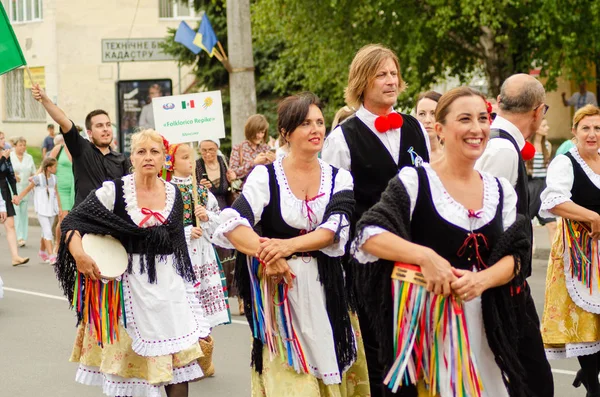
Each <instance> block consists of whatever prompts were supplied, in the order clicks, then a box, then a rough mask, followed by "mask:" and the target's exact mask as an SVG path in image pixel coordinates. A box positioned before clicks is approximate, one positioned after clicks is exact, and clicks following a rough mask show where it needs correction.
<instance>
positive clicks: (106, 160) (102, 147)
mask: <svg viewBox="0 0 600 397" xmlns="http://www.w3.org/2000/svg"><path fill="white" fill-rule="evenodd" d="M31 91H32V94H33V97H34V98H35V100H37V101H39V102H40V103H41V104H42V105H43V106H44V108H45V109H46V111H47V112H48V114H49V115H50V117H52V119H53V120H54V121H55V122H56V123H58V125H59V126H60V132H61V133H62V134H63V136H64V139H65V144H66V145H67V148H68V149H69V152H70V153H71V156H72V158H73V175H74V177H75V206H76V205H78V204H79V203H81V202H82V201H83V200H85V198H86V197H87V196H88V194H90V192H92V191H94V190H96V189H98V188H99V187H100V186H102V183H103V182H105V181H110V180H113V179H116V178H121V177H122V176H123V175H127V174H129V171H130V168H131V162H130V161H129V159H128V158H126V157H125V156H124V155H123V154H121V153H117V152H115V151H114V150H112V149H111V148H110V145H111V144H112V141H113V132H112V123H111V121H110V118H109V117H108V113H106V112H105V111H104V110H100V109H98V110H94V111H92V112H90V113H89V114H88V115H87V116H86V118H85V128H86V130H87V133H88V136H89V138H90V140H89V141H88V140H87V139H85V138H83V137H82V136H81V135H79V131H77V128H76V127H75V124H74V123H73V122H72V121H71V120H70V119H69V118H68V117H67V115H66V114H65V112H63V111H62V109H60V108H59V107H58V106H56V105H55V104H54V103H53V102H52V101H51V100H50V98H48V95H46V93H45V92H44V90H42V89H41V88H40V87H39V85H38V84H34V87H33V88H32V90H31Z"/></svg>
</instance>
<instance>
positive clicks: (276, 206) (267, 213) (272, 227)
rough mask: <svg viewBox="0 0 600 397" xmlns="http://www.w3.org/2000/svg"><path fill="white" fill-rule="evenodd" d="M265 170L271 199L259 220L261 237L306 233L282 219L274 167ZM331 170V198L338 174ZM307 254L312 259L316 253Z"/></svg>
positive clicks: (269, 166) (284, 236) (286, 237)
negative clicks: (267, 174) (267, 173)
mask: <svg viewBox="0 0 600 397" xmlns="http://www.w3.org/2000/svg"><path fill="white" fill-rule="evenodd" d="M266 168H267V171H268V172H269V190H270V193H271V199H270V201H269V204H267V206H266V207H265V208H264V210H263V213H262V216H261V219H260V227H261V232H262V236H263V237H269V238H278V239H289V238H293V237H298V236H300V235H301V234H303V233H306V232H307V231H306V230H300V229H296V228H294V227H291V226H290V225H288V224H287V223H286V222H285V220H284V219H283V216H282V215H281V201H280V197H281V192H280V191H279V183H277V176H276V175H275V166H274V165H273V164H272V163H271V164H269V165H267V166H266ZM331 168H332V171H333V172H332V176H331V192H330V195H331V196H333V188H334V186H335V177H336V175H337V173H338V169H337V168H335V167H333V166H332V167H331ZM296 254H297V255H300V256H301V255H302V254H301V253H296ZM296 254H294V255H296ZM306 254H307V253H304V255H306ZM308 254H309V255H311V256H313V257H315V256H316V252H309V253H308Z"/></svg>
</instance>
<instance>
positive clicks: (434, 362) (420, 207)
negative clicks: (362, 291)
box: [353, 87, 530, 397]
mask: <svg viewBox="0 0 600 397" xmlns="http://www.w3.org/2000/svg"><path fill="white" fill-rule="evenodd" d="M488 117H489V114H488V111H487V109H486V101H485V98H484V97H483V95H482V94H481V93H479V92H477V91H475V90H473V89H471V88H468V87H459V88H455V89H453V90H451V91H449V92H448V93H446V94H445V95H443V96H442V97H441V99H440V101H439V103H438V106H437V108H436V120H437V122H436V124H435V129H436V132H437V133H438V135H439V136H440V138H441V139H442V140H443V141H444V142H445V155H444V156H443V157H442V158H441V159H440V160H439V161H438V162H436V163H435V164H431V165H429V164H424V165H423V166H422V167H418V168H403V169H402V170H401V171H400V173H399V174H398V177H396V178H394V179H392V180H391V181H390V183H389V185H388V188H387V189H386V191H385V192H384V193H383V195H382V198H381V201H379V203H377V204H376V205H375V206H374V207H372V208H371V209H370V210H368V211H367V212H366V213H365V214H364V215H363V217H362V218H361V220H360V221H359V223H358V229H357V233H358V234H357V237H356V240H355V241H354V243H353V253H354V255H355V257H356V259H357V260H358V261H359V262H361V263H365V264H367V265H365V266H366V269H367V271H366V274H367V280H366V281H365V288H369V289H372V290H375V291H378V294H377V296H375V297H374V298H373V300H372V301H371V302H367V303H366V304H367V305H368V306H367V307H369V309H370V310H372V311H373V318H374V321H375V322H376V324H375V328H376V329H377V330H378V338H379V342H380V344H381V346H382V351H381V354H382V356H381V357H382V361H384V364H385V366H386V368H387V376H386V377H385V379H384V383H385V384H386V385H387V388H388V390H387V392H386V393H387V394H388V395H401V396H416V395H423V396H425V395H431V396H434V395H436V396H441V397H453V396H471V397H472V396H487V397H500V396H529V395H530V394H527V391H526V390H525V388H524V383H523V379H522V374H521V370H522V369H521V365H520V363H519V360H518V359H517V354H516V351H515V346H517V343H516V341H517V339H518V336H519V328H518V327H519V326H521V325H520V323H519V322H518V320H519V319H518V313H519V310H518V308H516V309H515V307H514V303H513V302H512V300H511V291H512V290H513V289H514V288H518V287H519V286H520V285H522V282H523V276H522V274H521V273H520V263H521V262H522V260H523V258H524V257H525V256H526V255H527V252H528V250H529V249H530V243H529V240H528V238H527V233H526V227H527V225H528V222H529V220H528V219H525V218H524V217H522V216H517V214H516V208H515V205H516V200H517V197H516V193H515V191H514V189H513V188H512V186H511V185H510V183H509V182H508V181H507V180H505V179H502V178H501V179H497V178H494V177H492V176H491V175H489V174H487V173H478V172H477V171H475V170H474V168H473V167H474V165H475V161H476V160H477V159H478V158H479V157H480V156H481V154H482V153H483V151H484V149H485V146H486V144H487V141H488V139H489V135H490V123H489V119H488ZM394 262H396V263H394ZM406 264H410V265H413V267H414V265H418V266H419V268H416V269H414V270H418V271H419V272H422V274H421V275H419V274H417V278H420V279H421V280H422V285H423V287H417V286H416V284H412V283H409V282H408V281H405V282H403V281H401V280H402V277H400V276H399V275H400V273H402V272H404V271H406V269H410V268H411V266H410V265H406ZM392 271H394V272H398V273H397V274H398V276H396V273H394V278H396V279H398V280H394V281H393V282H392V279H391V277H392ZM418 276H420V277H418ZM413 287H414V288H413ZM410 291H414V295H413V292H410ZM426 291H429V293H428V292H426ZM403 294H404V295H403ZM407 296H408V297H409V298H408V300H407ZM400 298H402V300H401V299H400ZM416 299H422V302H423V303H422V306H420V304H419V301H418V300H416ZM409 308H412V309H414V310H415V312H414V313H421V312H420V310H424V312H423V313H422V314H420V315H415V314H411V313H409V312H407V311H406V310H409ZM412 309H410V310H412ZM411 321H415V322H416V323H412V324H413V325H414V324H418V326H413V327H411V326H410V325H411ZM409 331H410V332H409ZM411 332H412V333H411ZM413 338H414V339H413ZM411 341H412V342H414V345H411V343H412V342H411ZM399 361H400V362H399ZM407 363H408V366H407ZM398 364H400V365H398ZM414 384H418V385H419V387H418V389H419V391H418V392H417V390H416V389H415V387H414Z"/></svg>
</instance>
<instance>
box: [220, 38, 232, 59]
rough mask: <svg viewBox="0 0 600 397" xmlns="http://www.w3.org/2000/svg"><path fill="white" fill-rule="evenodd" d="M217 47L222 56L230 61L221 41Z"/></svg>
mask: <svg viewBox="0 0 600 397" xmlns="http://www.w3.org/2000/svg"><path fill="white" fill-rule="evenodd" d="M217 45H218V46H219V50H220V51H221V54H222V55H223V59H229V58H227V53H226V52H225V50H224V49H223V46H222V45H221V42H220V41H217Z"/></svg>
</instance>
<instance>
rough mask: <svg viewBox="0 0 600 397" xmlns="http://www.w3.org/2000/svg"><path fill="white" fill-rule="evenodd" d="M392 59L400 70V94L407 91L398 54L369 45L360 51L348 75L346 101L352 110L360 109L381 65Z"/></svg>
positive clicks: (380, 46)
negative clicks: (366, 91)
mask: <svg viewBox="0 0 600 397" xmlns="http://www.w3.org/2000/svg"><path fill="white" fill-rule="evenodd" d="M388 59H391V60H392V61H394V63H395V64H396V69H398V94H400V93H401V92H402V91H404V90H405V89H406V83H405V82H404V80H402V76H401V75H400V62H399V61H398V56H397V55H396V53H395V52H394V51H392V50H390V49H389V48H387V47H385V46H383V45H381V44H368V45H366V46H364V47H363V48H361V49H360V50H358V52H357V53H356V55H355V56H354V59H353V60H352V64H350V72H349V73H348V86H347V87H346V89H345V90H344V99H345V100H346V104H347V105H348V106H350V107H351V108H354V109H358V108H359V107H360V105H361V104H362V102H363V99H364V93H365V90H366V89H367V87H368V86H369V85H371V83H372V82H373V80H375V76H376V75H377V69H379V67H380V66H381V64H382V63H383V62H385V61H387V60H388Z"/></svg>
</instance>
